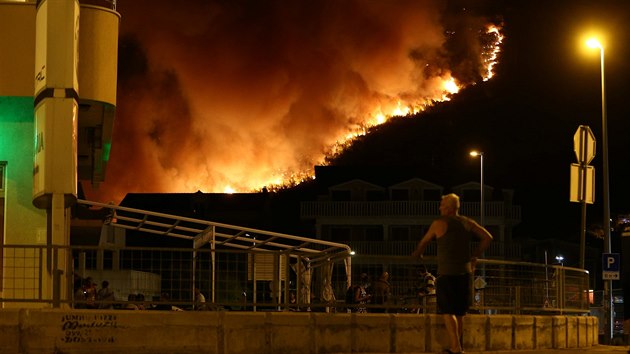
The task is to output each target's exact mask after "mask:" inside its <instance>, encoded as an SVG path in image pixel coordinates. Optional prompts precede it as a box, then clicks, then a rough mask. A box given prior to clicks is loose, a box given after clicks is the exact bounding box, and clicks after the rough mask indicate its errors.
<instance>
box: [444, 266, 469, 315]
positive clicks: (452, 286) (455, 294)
mask: <svg viewBox="0 0 630 354" xmlns="http://www.w3.org/2000/svg"><path fill="white" fill-rule="evenodd" d="M470 277H471V275H470V274H461V275H440V276H439V277H438V278H437V280H436V283H435V289H436V294H437V305H438V313H441V314H449V315H455V316H464V315H465V314H466V312H467V311H468V309H469V308H470V305H471V304H472V288H471V284H472V282H471V279H470Z"/></svg>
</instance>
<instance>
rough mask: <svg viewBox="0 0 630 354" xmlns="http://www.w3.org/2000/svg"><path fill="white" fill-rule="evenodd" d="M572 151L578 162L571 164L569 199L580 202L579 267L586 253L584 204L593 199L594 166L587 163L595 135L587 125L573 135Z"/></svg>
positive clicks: (591, 159) (590, 156)
mask: <svg viewBox="0 0 630 354" xmlns="http://www.w3.org/2000/svg"><path fill="white" fill-rule="evenodd" d="M573 151H575V157H576V158H577V161H578V163H577V164H572V165H571V192H570V200H571V201H572V202H579V203H581V204H582V220H581V227H580V268H582V269H584V258H585V253H586V204H587V203H589V204H593V202H594V201H595V168H594V167H593V166H589V165H588V164H589V163H590V162H591V161H593V158H594V157H595V136H594V135H593V131H591V128H590V127H589V126H587V125H580V126H579V127H578V129H577V131H576V132H575V134H574V135H573Z"/></svg>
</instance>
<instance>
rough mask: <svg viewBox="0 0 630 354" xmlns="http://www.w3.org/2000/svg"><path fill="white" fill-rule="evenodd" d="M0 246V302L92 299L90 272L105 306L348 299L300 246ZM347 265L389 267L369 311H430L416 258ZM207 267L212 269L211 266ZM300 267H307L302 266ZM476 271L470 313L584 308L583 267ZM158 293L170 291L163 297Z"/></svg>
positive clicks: (242, 305)
mask: <svg viewBox="0 0 630 354" xmlns="http://www.w3.org/2000/svg"><path fill="white" fill-rule="evenodd" d="M3 252H4V259H5V267H4V273H3V277H4V279H3V284H4V289H3V292H2V298H1V299H0V301H2V302H4V303H24V302H30V303H40V304H43V305H49V306H55V305H56V304H65V305H67V306H75V307H89V306H90V305H92V306H93V305H95V304H94V301H93V300H90V299H81V298H80V297H81V296H80V295H81V293H82V291H83V290H84V289H82V288H81V286H80V285H81V279H85V278H87V277H91V282H93V283H95V284H97V287H98V286H100V284H101V282H102V281H103V280H107V281H109V283H110V288H111V289H112V290H114V292H115V298H114V300H112V301H107V303H106V304H105V305H107V306H106V307H114V308H126V307H127V305H130V303H131V301H128V295H130V294H132V295H138V294H142V295H143V296H142V298H144V300H142V302H143V303H142V306H143V307H145V308H151V307H154V306H156V305H162V304H165V303H167V304H169V305H170V306H176V307H178V308H181V309H193V308H195V295H194V288H199V289H200V290H201V292H202V293H203V294H204V295H205V296H206V306H205V307H206V308H208V309H216V310H218V309H223V310H248V311H262V310H273V311H277V310H309V311H331V312H332V311H346V310H347V308H348V307H352V306H348V305H347V304H345V302H344V299H345V292H346V289H347V274H346V271H347V268H346V267H345V265H344V262H343V261H337V262H331V263H330V264H329V265H328V266H322V267H319V268H313V269H308V267H307V266H304V265H303V264H306V265H307V263H308V262H307V260H306V256H308V255H307V254H303V253H299V252H293V253H291V252H290V251H289V252H276V253H273V252H272V253H269V252H265V253H264V257H259V256H260V255H261V254H262V252H259V251H254V250H227V249H216V250H211V249H198V250H196V251H194V250H192V249H167V248H144V247H143V248H140V247H133V248H132V247H124V248H102V247H101V248H99V247H77V246H73V247H50V248H48V247H46V246H42V245H5V246H4V247H3ZM289 253H291V254H289ZM270 254H272V256H269V255H270ZM64 255H67V256H68V258H69V262H71V264H72V268H73V269H74V274H62V275H60V276H59V273H55V269H57V268H58V267H57V266H56V264H55V262H59V261H60V260H63V259H64ZM193 259H194V260H195V262H193ZM213 259H214V262H213ZM302 261H305V262H304V263H303V262H302ZM427 262H428V263H427V264H426V265H427V267H428V268H429V269H430V270H431V269H434V266H433V265H432V264H431V263H430V262H431V260H430V259H429V260H427ZM298 264H300V265H298ZM353 264H354V265H355V266H354V267H353V268H352V279H353V280H354V281H355V282H356V281H357V280H358V279H359V275H360V274H361V273H366V274H368V275H369V276H370V277H371V278H372V279H376V278H377V277H378V276H379V275H380V274H381V273H382V272H384V271H387V272H388V273H389V274H390V286H391V290H390V296H389V298H388V301H387V302H386V303H384V304H383V305H379V306H377V305H375V304H371V303H368V304H366V307H367V308H368V312H369V311H375V312H376V309H379V310H381V311H382V310H385V311H388V312H397V313H403V312H414V313H417V312H431V311H434V308H433V307H432V305H430V304H427V303H425V302H423V301H426V298H422V297H420V296H418V285H419V282H420V276H419V273H418V268H419V264H418V262H417V261H416V260H414V259H412V258H411V257H403V256H398V257H395V256H391V257H387V256H379V257H371V258H366V259H360V258H358V257H357V259H356V260H353ZM213 266H214V267H215V268H216V269H212V267H213ZM300 267H305V268H300ZM300 269H302V270H305V269H308V272H304V271H300ZM213 271H215V274H216V279H214V280H215V281H213V279H212V272H213ZM49 274H57V276H50V275H49ZM298 274H300V275H299V276H298ZM474 279H475V282H474V284H475V291H474V293H473V294H471V298H472V299H473V311H478V312H483V313H491V314H493V313H511V314H583V313H587V312H588V311H589V284H588V272H587V271H585V270H582V269H576V268H570V267H564V266H558V265H544V264H536V263H528V262H508V261H499V260H480V262H479V264H478V267H477V270H476V272H475V274H474ZM437 281H438V282H439V278H438V280H437ZM47 283H52V286H53V288H55V290H54V291H53V292H52V293H54V294H61V295H60V297H59V298H57V299H53V298H52V297H51V296H47V295H46V294H47V292H46V291H42V289H43V288H45V287H46V285H45V284H47ZM307 284H310V286H308V285H307ZM64 289H65V290H66V291H65V292H64V291H62V290H64ZM368 290H369V287H368ZM63 294H65V295H63ZM164 294H168V300H166V298H165V297H164V296H163V295H164ZM210 294H214V296H210ZM161 295H162V297H161ZM134 298H135V296H134ZM212 298H214V300H212ZM290 299H295V301H294V302H293V301H291V300H290ZM97 305H98V303H97ZM101 305H102V303H101Z"/></svg>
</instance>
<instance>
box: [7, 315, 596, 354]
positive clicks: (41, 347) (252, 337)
mask: <svg viewBox="0 0 630 354" xmlns="http://www.w3.org/2000/svg"><path fill="white" fill-rule="evenodd" d="M465 321H466V322H465V326H466V330H465V333H464V343H465V344H464V347H465V349H466V350H468V351H485V350H525V349H537V348H576V347H590V346H592V345H594V344H597V327H598V326H597V319H596V318H595V317H571V316H553V317H552V316H549V317H545V316H510V315H498V316H496V315H492V316H486V315H470V316H467V317H465ZM446 344H447V336H446V333H445V332H444V325H443V322H442V319H441V317H440V316H437V315H413V314H404V315H399V314H391V315H387V314H345V313H344V314H339V313H337V314H326V313H314V312H163V311H130V310H72V311H67V310H50V309H22V310H18V309H5V310H1V312H0V353H91V354H95V353H114V352H119V351H120V352H124V353H170V354H172V353H217V354H227V353H229V354H241V353H242V354H251V353H257V354H272V353H274V354H275V353H283V354H288V353H296V354H309V353H312V354H318V353H424V352H435V351H439V350H441V349H442V348H444V347H445V346H446Z"/></svg>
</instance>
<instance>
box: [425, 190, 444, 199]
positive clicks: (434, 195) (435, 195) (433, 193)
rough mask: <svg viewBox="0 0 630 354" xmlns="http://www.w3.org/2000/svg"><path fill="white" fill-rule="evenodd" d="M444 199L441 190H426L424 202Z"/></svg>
mask: <svg viewBox="0 0 630 354" xmlns="http://www.w3.org/2000/svg"><path fill="white" fill-rule="evenodd" d="M440 199H442V193H441V191H440V190H439V189H425V190H424V200H433V201H435V200H440Z"/></svg>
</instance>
